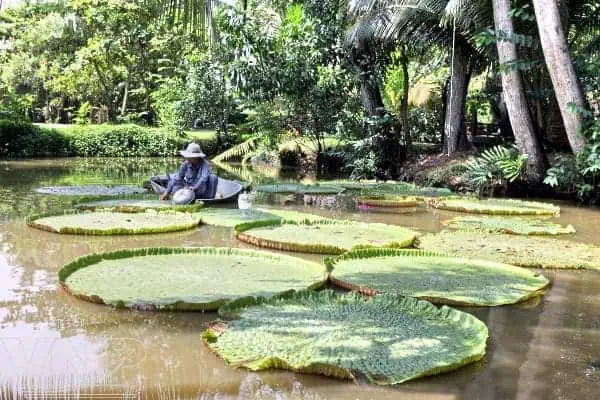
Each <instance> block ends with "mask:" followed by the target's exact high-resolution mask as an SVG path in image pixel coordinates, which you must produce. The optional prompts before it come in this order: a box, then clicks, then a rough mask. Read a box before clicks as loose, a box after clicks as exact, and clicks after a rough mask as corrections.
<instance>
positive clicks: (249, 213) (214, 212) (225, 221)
mask: <svg viewBox="0 0 600 400" xmlns="http://www.w3.org/2000/svg"><path fill="white" fill-rule="evenodd" d="M199 215H200V219H201V220H202V223H203V224H208V225H217V226H227V227H234V226H236V225H239V224H242V223H245V222H254V221H279V220H280V219H281V218H279V217H278V216H277V215H273V214H270V213H268V212H265V211H259V210H252V209H250V210H240V209H237V208H205V209H203V210H202V212H201V213H200V214H199Z"/></svg>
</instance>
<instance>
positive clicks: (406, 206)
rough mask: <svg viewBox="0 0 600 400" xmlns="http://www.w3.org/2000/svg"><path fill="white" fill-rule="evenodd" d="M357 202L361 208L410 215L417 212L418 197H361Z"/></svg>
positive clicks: (384, 195)
mask: <svg viewBox="0 0 600 400" xmlns="http://www.w3.org/2000/svg"><path fill="white" fill-rule="evenodd" d="M356 202H357V203H358V206H359V207H363V208H367V209H375V210H378V211H385V212H391V213H410V212H414V211H416V210H417V203H418V200H417V198H416V197H409V196H398V195H386V194H381V195H372V196H360V197H359V198H358V199H357V200H356Z"/></svg>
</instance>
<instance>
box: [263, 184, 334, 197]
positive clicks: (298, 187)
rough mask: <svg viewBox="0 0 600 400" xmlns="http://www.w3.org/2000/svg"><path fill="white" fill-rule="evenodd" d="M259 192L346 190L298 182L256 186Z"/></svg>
mask: <svg viewBox="0 0 600 400" xmlns="http://www.w3.org/2000/svg"><path fill="white" fill-rule="evenodd" d="M254 189H255V190H256V191H257V192H264V193H294V194H339V193H342V192H343V191H344V188H343V187H341V186H335V185H320V184H315V185H302V184H297V183H278V184H272V185H257V186H254Z"/></svg>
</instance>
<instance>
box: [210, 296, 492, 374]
mask: <svg viewBox="0 0 600 400" xmlns="http://www.w3.org/2000/svg"><path fill="white" fill-rule="evenodd" d="M311 296H319V297H324V298H325V300H329V301H338V302H340V304H343V303H344V302H351V301H365V302H376V303H383V304H385V303H386V302H387V303H391V304H390V305H395V306H396V307H398V308H399V307H402V306H405V307H407V305H406V303H408V306H410V305H412V308H413V310H414V313H416V314H418V315H422V316H425V317H441V318H443V319H445V320H448V321H451V323H452V324H455V325H458V326H461V325H476V329H477V331H478V332H477V333H478V337H481V336H484V337H485V339H484V340H482V341H481V342H480V343H479V344H478V346H477V347H476V348H475V349H474V350H473V353H474V354H472V355H471V356H469V357H465V358H464V359H462V360H460V361H458V362H456V363H454V364H448V365H443V366H438V367H435V368H432V369H430V370H427V371H424V372H422V373H420V374H415V375H413V376H410V377H403V379H398V380H395V379H394V377H391V380H390V379H388V380H384V379H373V380H370V383H372V384H376V385H395V384H399V383H403V382H406V381H409V380H413V379H418V378H422V377H425V376H431V375H437V374H441V373H444V372H449V371H453V370H456V369H458V368H460V367H462V366H465V365H468V364H471V363H473V362H477V361H479V360H481V359H483V357H485V354H486V351H485V350H486V347H487V339H489V330H488V328H487V326H486V325H485V323H484V322H482V321H481V320H479V319H478V318H477V317H475V316H474V315H471V314H469V313H467V312H464V311H459V310H456V309H454V308H451V307H448V306H445V305H444V306H442V307H439V308H438V307H436V306H435V305H433V304H432V303H431V302H428V301H426V300H420V299H417V298H414V297H410V296H402V295H397V294H390V293H385V294H381V295H379V296H375V297H372V298H369V299H364V297H362V295H361V294H360V293H358V292H349V293H344V294H337V293H335V292H334V291H332V290H329V289H326V290H322V291H319V292H314V291H312V292H311V291H290V292H287V293H282V294H281V295H277V296H273V297H271V298H264V297H248V298H245V299H241V300H239V301H232V302H229V303H227V304H225V305H224V306H222V307H220V308H219V310H218V313H219V316H221V317H222V318H225V319H226V320H235V319H238V318H240V314H241V313H242V312H243V311H244V310H245V309H247V308H250V307H256V306H260V305H263V304H270V305H277V303H278V302H286V301H293V300H297V299H300V300H302V299H303V298H306V297H311ZM216 324H220V325H221V327H223V329H227V328H228V324H227V321H222V320H217V321H214V322H213V323H212V324H210V325H209V326H208V328H207V329H206V330H205V331H203V332H202V339H203V341H204V343H205V344H206V346H207V347H208V348H209V349H211V350H212V351H213V352H215V353H216V354H217V355H218V352H217V351H216V349H215V346H214V345H215V343H216V342H218V340H219V339H218V338H219V336H220V335H221V333H222V332H223V331H221V332H218V331H216V330H215V329H214V326H215V325H216ZM224 361H225V363H226V364H228V365H230V364H229V363H228V362H227V360H225V359H224ZM261 364H263V365H264V364H268V365H279V366H284V368H285V369H286V370H290V371H292V372H297V373H318V371H320V370H322V369H321V368H319V367H322V366H323V365H322V364H308V365H306V366H302V367H299V368H294V367H293V366H292V365H290V364H289V363H287V362H285V361H284V360H282V359H280V358H278V357H263V358H262V359H259V360H248V361H243V362H238V363H236V366H242V367H245V368H248V369H250V370H252V371H258V370H261V369H262V368H260V367H258V368H256V367H254V368H253V367H252V365H261ZM325 367H326V368H327V369H330V370H332V371H333V373H332V374H327V376H332V377H335V378H342V379H352V380H355V381H356V376H357V374H356V372H355V371H350V370H347V369H344V368H342V367H339V366H335V365H329V364H325Z"/></svg>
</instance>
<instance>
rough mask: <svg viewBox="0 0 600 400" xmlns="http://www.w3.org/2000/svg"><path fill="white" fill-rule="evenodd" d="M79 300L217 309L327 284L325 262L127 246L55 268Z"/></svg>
mask: <svg viewBox="0 0 600 400" xmlns="http://www.w3.org/2000/svg"><path fill="white" fill-rule="evenodd" d="M59 281H60V283H61V285H62V286H63V287H64V288H65V289H66V290H67V291H69V292H70V293H71V294H73V295H74V296H76V297H78V298H81V299H83V300H87V301H92V302H96V303H103V304H108V305H112V306H115V307H118V308H123V307H124V308H136V309H143V310H179V311H200V310H216V309H217V308H219V307H220V306H221V305H223V304H225V303H226V302H227V301H230V300H234V299H240V298H244V297H247V296H272V295H274V294H278V293H281V292H284V291H288V290H300V289H312V288H318V287H321V286H323V285H324V284H325V282H326V274H325V269H324V268H323V266H321V265H319V264H317V263H313V262H309V261H305V260H302V259H298V258H295V257H290V256H285V255H277V254H272V253H266V252H260V251H254V250H242V249H230V248H214V247H201V248H187V249H186V248H148V249H129V250H121V251H116V252H112V253H104V254H95V255H90V256H85V257H82V258H80V259H77V260H75V261H73V262H72V263H70V264H67V265H65V266H64V267H63V268H62V269H61V270H60V272H59Z"/></svg>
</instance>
